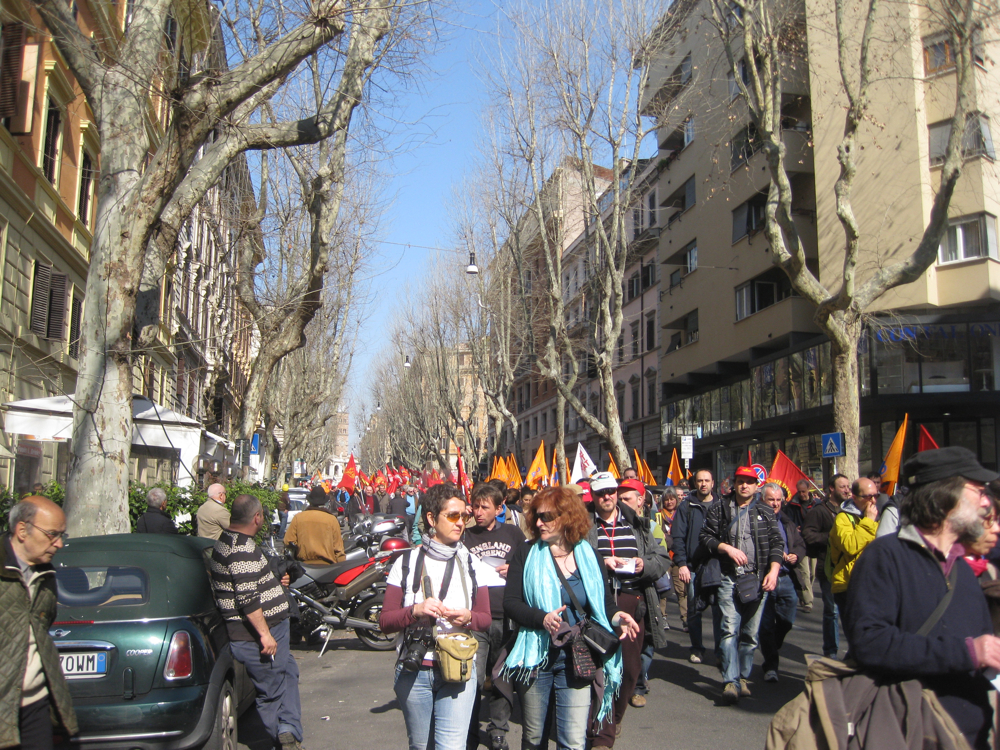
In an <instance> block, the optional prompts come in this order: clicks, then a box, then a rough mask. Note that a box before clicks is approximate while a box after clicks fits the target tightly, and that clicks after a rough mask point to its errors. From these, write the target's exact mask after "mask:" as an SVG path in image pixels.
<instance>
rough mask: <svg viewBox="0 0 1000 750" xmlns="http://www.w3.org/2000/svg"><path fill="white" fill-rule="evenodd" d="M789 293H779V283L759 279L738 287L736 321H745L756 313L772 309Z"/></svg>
mask: <svg viewBox="0 0 1000 750" xmlns="http://www.w3.org/2000/svg"><path fill="white" fill-rule="evenodd" d="M787 296H788V293H785V294H782V293H780V292H779V286H778V283H777V282H775V281H769V280H767V279H757V280H754V281H750V282H747V283H746V284H743V285H741V286H738V287H736V320H743V318H746V317H747V316H749V315H753V314H754V313H755V312H759V311H761V310H763V309H764V308H765V307H770V306H771V305H773V304H774V303H776V302H778V301H780V300H782V299H784V298H785V297H787Z"/></svg>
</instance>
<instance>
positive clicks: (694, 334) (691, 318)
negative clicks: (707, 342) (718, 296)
mask: <svg viewBox="0 0 1000 750" xmlns="http://www.w3.org/2000/svg"><path fill="white" fill-rule="evenodd" d="M684 323H685V326H684V330H685V333H687V343H688V344H691V343H693V342H695V341H697V340H698V311H697V310H695V311H694V312H691V313H688V315H687V317H686V318H685V319H684Z"/></svg>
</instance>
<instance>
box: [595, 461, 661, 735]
mask: <svg viewBox="0 0 1000 750" xmlns="http://www.w3.org/2000/svg"><path fill="white" fill-rule="evenodd" d="M590 492H591V495H593V498H594V500H593V514H594V515H593V521H594V525H593V526H591V528H590V532H589V533H588V535H587V538H588V541H589V542H590V543H591V545H592V546H593V547H594V549H595V550H597V553H598V555H600V557H601V559H603V561H604V564H605V565H606V566H607V568H608V574H609V577H610V578H611V586H612V588H613V589H614V591H615V596H616V597H617V600H618V609H620V610H622V611H623V612H627V613H628V614H630V615H635V614H637V613H638V614H642V613H641V611H640V610H641V609H642V608H643V607H645V609H646V617H637V618H636V621H637V622H638V623H639V637H638V638H636V639H635V640H624V641H622V684H621V689H620V692H619V694H618V696H617V698H616V699H615V705H614V723H612V722H610V721H606V722H605V723H604V724H602V725H601V727H600V729H599V731H598V733H597V734H596V736H593V737H592V739H593V744H592V747H594V748H598V747H614V745H615V738H616V737H617V736H618V734H619V733H620V732H621V722H622V718H623V717H624V716H625V710H626V709H627V708H628V705H629V699H630V698H631V697H633V696H632V693H633V691H634V690H635V685H636V682H637V680H638V679H639V674H640V671H641V669H642V644H643V637H644V630H645V628H648V627H650V626H649V625H646V622H647V621H651V622H652V628H651V629H652V631H653V642H654V644H655V645H661V640H662V645H664V646H665V645H666V634H665V633H664V632H663V626H662V625H659V626H657V622H658V618H659V616H660V606H659V597H658V596H657V594H656V581H657V579H658V578H659V577H660V576H662V575H663V574H664V573H666V572H667V568H668V567H669V565H670V558H669V557H668V556H667V551H666V550H665V549H663V547H661V546H660V545H659V544H658V543H657V542H656V540H655V539H654V538H653V531H652V529H651V527H650V523H649V521H647V520H646V519H645V518H643V517H642V516H640V515H639V514H638V513H637V512H636V508H638V507H641V506H639V505H638V503H639V501H640V498H641V497H642V496H643V495H645V494H646V488H645V486H644V485H643V484H642V482H640V481H639V480H638V479H626V480H625V481H624V482H622V483H621V485H620V486H619V484H618V480H616V479H615V478H614V476H612V475H611V474H610V473H609V472H606V471H602V472H598V473H597V474H594V475H593V476H592V477H591V478H590ZM619 492H621V496H619ZM630 503H631V504H630ZM639 703H641V704H644V703H645V699H643V700H642V701H640V702H639ZM633 705H636V704H635V703H633Z"/></svg>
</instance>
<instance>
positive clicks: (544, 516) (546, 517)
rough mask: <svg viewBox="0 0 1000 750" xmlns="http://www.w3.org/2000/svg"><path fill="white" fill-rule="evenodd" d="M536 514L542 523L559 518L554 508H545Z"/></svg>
mask: <svg viewBox="0 0 1000 750" xmlns="http://www.w3.org/2000/svg"><path fill="white" fill-rule="evenodd" d="M536 515H537V516H538V520H539V521H541V522H542V523H552V522H553V521H555V520H556V519H557V518H559V514H558V513H556V512H555V511H554V510H543V511H542V512H541V513H537V514H536Z"/></svg>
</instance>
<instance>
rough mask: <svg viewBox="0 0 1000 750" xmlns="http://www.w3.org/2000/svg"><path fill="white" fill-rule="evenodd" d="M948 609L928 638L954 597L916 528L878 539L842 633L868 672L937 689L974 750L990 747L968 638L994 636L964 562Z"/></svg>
mask: <svg viewBox="0 0 1000 750" xmlns="http://www.w3.org/2000/svg"><path fill="white" fill-rule="evenodd" d="M954 564H955V565H956V566H957V567H958V569H957V571H956V573H957V577H956V580H955V593H954V594H953V597H952V600H951V603H950V604H949V605H948V609H947V610H945V613H944V615H942V617H941V619H940V620H939V621H938V623H937V624H936V625H935V626H934V627H933V628H932V629H931V631H930V632H929V633H928V634H927V635H926V636H921V635H918V634H917V631H919V630H920V628H921V627H922V626H923V624H924V623H925V622H926V621H927V619H928V618H929V617H930V615H931V613H932V612H933V611H934V609H935V608H936V607H937V605H938V603H939V602H940V601H941V599H942V598H943V597H944V595H945V593H946V591H947V590H948V582H947V580H946V579H945V576H944V573H943V571H942V569H941V563H940V562H939V561H938V559H937V558H936V557H935V556H934V553H933V552H931V550H930V549H929V548H928V547H927V544H926V542H924V540H923V538H922V537H921V536H920V534H919V533H918V532H917V530H916V529H915V528H914V527H913V526H902V527H900V530H899V532H898V533H896V534H889V535H888V536H883V537H880V538H878V539H875V540H874V541H873V542H871V543H870V544H869V545H868V546H867V547H865V550H864V552H863V553H862V554H861V556H860V557H859V558H858V561H857V562H856V563H855V564H854V569H853V571H852V572H851V582H850V585H849V586H848V587H847V607H846V609H845V612H844V626H845V627H844V630H845V631H846V633H847V640H848V643H850V649H851V654H852V655H853V656H854V659H855V660H856V661H857V662H858V664H859V665H860V666H861V667H862V668H863V669H864V670H865V671H867V672H870V673H876V674H879V675H884V676H887V677H890V678H891V679H893V680H905V679H911V678H918V679H919V680H920V681H921V682H922V683H923V684H924V686H925V687H927V688H930V689H932V690H934V692H935V693H936V694H937V697H938V700H940V701H941V705H942V706H944V708H945V710H946V711H947V712H948V713H949V714H950V715H951V717H952V718H953V719H954V720H955V723H956V724H958V726H959V728H960V729H961V730H962V732H963V733H964V734H965V736H966V738H967V739H968V740H969V744H970V745H971V746H972V747H974V748H979V747H985V746H986V742H985V738H986V733H987V732H988V730H989V725H990V717H991V715H992V712H991V710H990V707H989V700H988V697H987V688H988V684H987V682H986V680H985V678H984V677H983V676H982V673H981V672H979V671H977V670H976V668H975V665H974V664H973V663H972V657H971V656H970V654H969V649H968V647H967V646H966V639H967V638H977V637H979V636H981V635H987V634H992V633H993V625H992V622H991V621H990V613H989V609H988V607H987V605H986V598H985V597H984V596H983V592H982V589H981V588H980V586H979V582H978V581H977V580H976V577H975V575H974V574H973V573H972V570H971V569H970V568H969V566H968V565H967V564H966V562H965V560H963V559H959V560H957V561H956V562H955V563H954Z"/></svg>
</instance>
